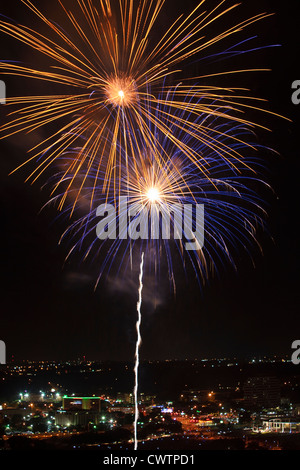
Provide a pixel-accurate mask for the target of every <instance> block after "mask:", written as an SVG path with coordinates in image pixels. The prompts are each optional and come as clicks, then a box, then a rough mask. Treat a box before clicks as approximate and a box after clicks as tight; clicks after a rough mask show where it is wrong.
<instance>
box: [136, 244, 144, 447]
mask: <svg viewBox="0 0 300 470" xmlns="http://www.w3.org/2000/svg"><path fill="white" fill-rule="evenodd" d="M143 267H144V253H142V257H141V264H140V275H139V300H138V303H137V312H138V320H137V322H136V331H137V341H136V348H135V367H134V373H135V386H134V403H135V415H134V450H137V422H138V417H139V409H138V383H139V381H138V370H139V349H140V345H141V321H142V315H141V306H142V290H143Z"/></svg>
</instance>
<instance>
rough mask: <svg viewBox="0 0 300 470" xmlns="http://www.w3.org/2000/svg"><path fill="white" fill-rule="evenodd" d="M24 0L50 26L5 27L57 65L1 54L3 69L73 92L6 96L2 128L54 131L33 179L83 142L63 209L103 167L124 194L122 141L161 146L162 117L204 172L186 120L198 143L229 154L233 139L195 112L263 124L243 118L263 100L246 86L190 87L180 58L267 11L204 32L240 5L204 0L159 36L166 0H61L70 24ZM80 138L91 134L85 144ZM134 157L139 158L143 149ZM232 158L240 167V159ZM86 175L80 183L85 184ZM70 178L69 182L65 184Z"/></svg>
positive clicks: (4, 131) (68, 175)
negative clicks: (216, 132)
mask: <svg viewBox="0 0 300 470" xmlns="http://www.w3.org/2000/svg"><path fill="white" fill-rule="evenodd" d="M22 3H24V4H25V5H26V6H27V7H28V8H29V9H30V11H31V12H32V13H33V14H34V15H36V17H37V19H38V22H40V25H42V26H43V33H42V34H41V33H39V32H38V31H35V30H33V29H32V28H28V27H26V26H22V25H18V24H14V23H13V22H10V21H7V20H6V19H3V20H1V21H0V31H1V32H3V33H5V34H7V35H9V36H11V37H13V38H14V39H16V40H18V41H20V42H21V43H23V44H25V45H27V46H29V47H30V48H31V49H32V50H34V51H36V52H38V53H40V54H42V55H44V56H45V57H46V58H47V60H48V63H49V67H48V68H47V69H45V70H42V69H37V68H34V67H32V68H31V67H28V66H24V65H19V64H18V63H15V62H1V63H0V73H2V74H6V75H10V74H11V75H17V76H19V77H29V78H31V79H37V80H41V81H44V82H46V83H47V82H48V83H50V84H52V83H55V84H57V85H59V86H60V87H62V89H64V87H66V88H65V90H66V91H65V93H61V94H53V95H45V96H27V97H26V96H24V97H14V98H8V99H7V106H10V107H11V108H12V112H11V113H10V119H9V120H8V122H6V123H5V124H4V125H3V126H2V127H1V129H0V131H1V136H3V137H7V136H10V135H14V134H16V133H18V132H33V131H34V130H36V129H38V128H40V127H43V128H46V129H49V131H48V132H49V134H48V137H46V138H45V139H44V140H42V141H40V142H38V143H37V145H35V146H34V147H33V148H31V149H30V152H31V154H32V156H31V157H30V158H29V159H27V160H26V162H24V163H23V164H25V163H29V162H31V163H32V164H33V165H34V167H33V170H32V171H31V172H29V175H28V177H27V180H29V181H31V182H35V181H36V180H37V179H38V178H39V177H40V176H41V175H42V174H43V173H44V172H45V171H46V170H47V169H48V168H49V167H51V166H53V165H55V164H57V161H58V160H59V159H60V158H61V157H62V155H64V154H65V152H66V151H67V150H68V149H69V148H70V147H71V146H73V147H75V146H77V147H80V150H79V151H78V152H77V153H76V157H75V158H73V159H70V160H68V164H67V165H65V170H64V173H63V174H62V175H61V179H60V180H58V181H57V182H56V185H55V187H54V188H53V194H56V193H57V191H58V192H59V194H61V199H60V204H59V209H60V210H62V208H63V206H64V204H65V203H66V200H67V198H68V196H69V194H70V193H71V192H72V191H73V190H74V188H75V189H76V191H77V197H76V198H73V206H75V205H76V204H77V202H78V200H79V199H80V196H81V193H82V192H84V185H85V182H86V179H87V178H88V177H89V175H91V174H93V175H94V184H93V188H92V190H91V191H90V193H89V198H90V206H91V207H92V203H93V198H94V194H95V191H96V189H97V188H96V186H97V185H98V184H99V180H98V178H97V174H98V172H99V171H101V170H102V169H104V172H105V178H104V179H103V181H102V187H101V190H102V191H103V192H104V193H106V194H108V193H109V192H110V191H111V189H112V188H113V190H114V193H115V197H117V196H118V192H119V185H118V181H119V177H120V173H119V172H118V171H117V168H119V169H120V167H121V166H122V165H123V166H125V167H126V168H127V165H128V159H125V160H124V159H123V160H122V158H121V155H120V152H119V151H118V149H120V148H121V147H122V148H124V151H125V154H131V155H133V152H132V146H133V145H134V142H135V141H136V140H137V139H140V138H142V139H143V140H144V141H145V142H146V144H147V145H148V146H153V145H154V146H155V141H156V138H155V134H153V132H152V130H151V128H152V125H153V124H154V123H155V125H156V126H157V127H159V128H160V131H161V132H162V133H164V135H165V136H166V138H167V139H168V140H169V141H170V142H171V143H172V144H173V145H175V146H176V147H177V148H178V149H179V150H180V152H181V153H183V154H184V155H186V156H187V157H188V158H189V159H190V160H191V162H193V163H194V165H196V166H198V168H199V170H200V171H202V172H204V171H205V162H204V161H203V156H202V154H201V153H197V152H195V150H194V149H193V148H190V147H189V146H187V145H186V144H185V142H183V141H182V140H180V139H179V138H178V137H177V135H176V134H177V132H180V131H181V130H182V129H183V128H184V129H185V131H186V132H187V133H189V134H191V135H193V136H194V138H195V139H196V140H198V142H202V143H206V145H207V147H209V148H211V149H213V150H214V151H215V152H221V153H223V155H224V157H225V156H226V154H227V149H226V147H224V146H223V145H222V142H221V141H219V142H218V145H216V142H215V139H214V138H213V137H212V135H211V134H210V133H207V132H206V128H205V126H204V125H203V123H202V125H201V126H199V124H197V123H196V121H197V118H198V117H199V116H206V117H207V118H210V117H223V118H224V119H227V120H229V121H231V123H232V125H233V126H234V125H235V124H238V123H241V124H249V125H252V126H255V124H254V123H251V122H248V121H247V120H246V119H245V118H243V117H242V114H243V113H242V112H243V110H244V109H248V108H249V107H252V108H254V109H257V107H258V106H255V105H253V104H252V103H253V100H254V98H251V97H249V96H247V94H245V95H241V94H240V93H239V91H240V90H238V89H235V88H232V87H227V88H220V87H216V86H207V85H200V84H199V82H200V81H201V80H202V79H204V77H197V79H193V82H192V83H193V85H192V86H191V85H190V84H189V83H190V82H189V81H187V80H186V79H183V80H182V77H181V76H180V75H179V74H180V67H179V68H177V66H179V64H180V63H182V62H183V61H184V60H186V59H187V58H190V57H192V56H194V55H196V54H199V53H203V52H204V51H206V50H207V49H208V48H209V47H211V46H213V45H215V44H217V43H219V42H221V41H223V40H224V39H226V38H230V37H231V36H234V35H236V34H237V33H238V32H240V31H242V30H243V29H245V28H247V27H248V26H250V25H251V24H253V23H255V22H257V21H259V20H262V19H263V18H266V17H267V16H269V15H268V14H266V13H262V14H258V15H256V16H254V17H252V18H248V19H246V20H244V21H242V22H240V23H239V24H236V25H234V26H233V27H228V29H226V30H225V31H222V33H220V34H218V35H217V36H212V37H206V36H205V35H204V34H205V33H204V31H206V30H208V31H210V30H209V28H210V27H211V26H212V24H217V23H218V20H220V19H221V18H222V19H223V18H224V16H225V15H227V14H228V13H229V12H231V11H232V10H233V9H235V8H236V7H237V5H231V6H226V0H223V1H220V2H219V4H218V5H217V6H216V7H215V8H213V9H212V10H211V11H205V10H204V9H203V8H202V7H204V5H205V0H202V1H200V2H199V4H198V5H197V6H196V7H195V8H194V10H193V11H192V12H191V13H190V14H187V15H186V16H183V15H181V16H180V17H178V18H177V20H175V21H174V23H172V24H171V26H170V27H169V28H168V29H167V30H166V32H165V34H163V36H162V37H161V38H159V39H156V40H155V35H153V29H154V26H155V24H156V22H157V20H158V17H159V15H160V12H161V10H162V8H163V5H164V0H158V1H153V0H143V1H141V2H135V1H134V0H120V2H116V4H114V5H113V6H114V8H113V7H112V3H111V1H110V0H106V1H104V0H100V1H99V2H98V3H97V5H96V4H95V3H93V2H92V1H90V0H86V1H85V0H77V1H76V2H74V5H73V4H72V5H73V8H74V10H73V9H72V11H70V10H68V9H67V7H65V6H64V4H63V2H62V1H59V5H60V6H61V8H62V11H63V13H64V15H65V20H66V24H65V25H64V29H63V28H62V27H60V26H58V25H57V23H56V22H55V21H52V20H50V19H49V17H48V16H45V15H44V14H43V13H42V12H41V11H40V10H39V9H38V8H37V7H36V6H35V5H34V3H33V2H31V1H30V0H22ZM77 18H78V19H77ZM38 22H37V27H38ZM45 27H46V31H47V30H48V31H49V36H48V35H47V33H45ZM65 31H67V33H66V32H65ZM208 36H209V35H208ZM71 38H72V39H71ZM231 52H232V51H231ZM235 72H237V73H239V72H245V70H237V71H235ZM222 73H224V72H222ZM229 73H233V72H228V74H229ZM171 75H172V79H173V83H174V79H175V80H176V81H177V83H178V85H177V86H176V87H175V88H173V90H172V93H171V94H170V90H171V88H172V87H171V85H170V84H168V83H169V79H170V78H171ZM207 78H208V77H206V79H207ZM70 88H71V90H72V89H73V92H72V93H70V91H69V90H70ZM149 88H151V93H149ZM159 94H160V97H159V96H158V95H159ZM160 102H164V103H165V102H167V103H168V105H169V106H168V110H166V114H165V119H164V123H163V122H162V121H160V122H159V121H158V120H157V116H156V115H155V108H156V106H157V104H158V103H160ZM181 111H184V112H185V115H184V116H182V117H181V118H178V119H177V122H176V124H174V118H175V117H176V116H177V115H178V113H180V112H181ZM228 111H230V112H228ZM56 123H57V124H58V128H57V127H56V130H55V132H53V131H52V125H54V124H56ZM170 125H173V127H174V126H175V129H174V131H175V132H173V133H170V132H169V128H170ZM262 127H263V126H262ZM82 137H84V138H85V142H84V143H83V144H82V140H81V139H82ZM232 148H233V147H232ZM231 156H233V157H234V158H236V159H237V160H239V158H240V157H239V156H238V155H236V154H235V153H234V152H233V153H232V155H231ZM135 158H137V159H138V158H139V157H138V155H135ZM158 161H159V160H158ZM231 162H232V164H233V165H234V162H233V159H232V158H231ZM23 164H21V165H20V166H21V167H22V166H23ZM94 168H95V169H96V170H95V171H93V169H94ZM131 171H134V168H131ZM79 174H81V184H78V175H79ZM82 175H84V176H82ZM66 180H68V184H67V185H64V183H65V181H66ZM61 185H64V193H61V188H60V187H61Z"/></svg>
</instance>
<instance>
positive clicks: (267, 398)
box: [244, 377, 280, 408]
mask: <svg viewBox="0 0 300 470" xmlns="http://www.w3.org/2000/svg"><path fill="white" fill-rule="evenodd" d="M278 405H280V382H279V380H278V379H277V378H276V377H250V378H249V379H247V380H246V382H245V383H244V406H245V407H246V408H247V407H250V408H252V407H257V408H261V407H267V408H272V407H276V406H278Z"/></svg>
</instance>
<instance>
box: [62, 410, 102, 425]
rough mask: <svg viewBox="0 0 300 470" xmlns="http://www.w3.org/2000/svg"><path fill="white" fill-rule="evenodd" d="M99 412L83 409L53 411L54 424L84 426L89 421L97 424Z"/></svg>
mask: <svg viewBox="0 0 300 470" xmlns="http://www.w3.org/2000/svg"><path fill="white" fill-rule="evenodd" d="M100 416H101V413H99V411H93V410H89V411H85V410H78V411H75V410H69V411H66V410H58V411H56V412H55V424H56V425H57V426H63V427H68V426H78V425H79V426H84V427H87V426H88V424H89V423H93V424H98V423H99V422H100Z"/></svg>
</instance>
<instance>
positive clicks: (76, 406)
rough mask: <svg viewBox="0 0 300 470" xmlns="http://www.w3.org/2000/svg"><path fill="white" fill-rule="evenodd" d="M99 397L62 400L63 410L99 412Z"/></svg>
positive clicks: (65, 398)
mask: <svg viewBox="0 0 300 470" xmlns="http://www.w3.org/2000/svg"><path fill="white" fill-rule="evenodd" d="M101 403H102V398H101V397H68V396H66V395H65V396H63V398H62V409H63V410H65V411H66V410H94V411H101V409H102V406H101Z"/></svg>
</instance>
